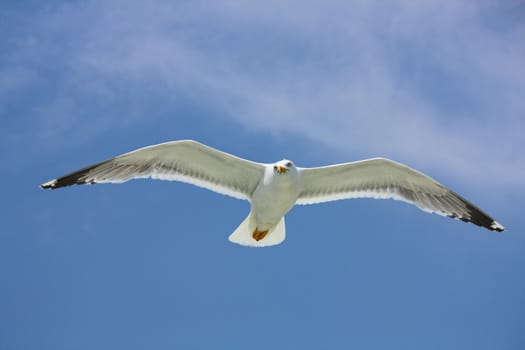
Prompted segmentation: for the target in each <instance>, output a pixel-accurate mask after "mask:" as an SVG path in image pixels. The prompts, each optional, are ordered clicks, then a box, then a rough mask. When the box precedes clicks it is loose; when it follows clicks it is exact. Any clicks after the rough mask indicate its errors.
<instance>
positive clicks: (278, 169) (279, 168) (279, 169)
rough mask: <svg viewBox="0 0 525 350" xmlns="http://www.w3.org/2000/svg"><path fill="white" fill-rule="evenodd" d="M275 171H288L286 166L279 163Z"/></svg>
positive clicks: (281, 172)
mask: <svg viewBox="0 0 525 350" xmlns="http://www.w3.org/2000/svg"><path fill="white" fill-rule="evenodd" d="M277 171H278V172H279V174H283V173H285V172H287V171H288V168H285V167H283V166H281V165H278V166H277Z"/></svg>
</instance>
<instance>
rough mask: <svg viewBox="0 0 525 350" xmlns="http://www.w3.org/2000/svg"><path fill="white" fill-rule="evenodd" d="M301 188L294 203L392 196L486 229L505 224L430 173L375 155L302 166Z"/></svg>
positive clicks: (499, 228)
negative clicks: (358, 159) (326, 164)
mask: <svg viewBox="0 0 525 350" xmlns="http://www.w3.org/2000/svg"><path fill="white" fill-rule="evenodd" d="M300 171H301V174H302V190H301V192H300V194H299V199H298V200H297V204H313V203H321V202H328V201H334V200H338V199H349V198H392V199H398V200H402V201H405V202H408V203H411V204H414V205H416V206H417V207H418V208H420V209H422V210H424V211H427V212H433V213H437V214H440V215H446V216H450V217H452V218H455V219H460V220H463V221H467V222H472V223H473V224H476V225H478V226H482V227H485V228H488V229H489V230H495V231H503V230H504V227H503V226H502V225H500V224H499V223H498V222H497V221H495V220H494V219H493V218H491V217H490V216H488V215H487V214H485V213H484V212H483V211H481V209H479V208H477V207H476V206H474V205H473V204H472V203H470V202H469V201H467V200H466V199H464V198H463V197H461V196H460V195H458V194H456V193H454V192H452V191H451V190H449V189H447V188H446V187H445V186H443V185H441V184H440V183H438V182H437V181H435V180H434V179H432V178H430V177H429V176H427V175H425V174H423V173H420V172H419V171H417V170H414V169H412V168H409V167H408V166H406V165H403V164H400V163H397V162H394V161H391V160H388V159H384V158H374V159H367V160H363V161H358V162H352V163H345V164H338V165H332V166H326V167H319V168H301V169H300Z"/></svg>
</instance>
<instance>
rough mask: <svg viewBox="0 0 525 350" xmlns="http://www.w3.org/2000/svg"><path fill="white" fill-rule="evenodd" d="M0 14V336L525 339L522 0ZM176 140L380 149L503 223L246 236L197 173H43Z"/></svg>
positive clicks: (178, 343)
mask: <svg viewBox="0 0 525 350" xmlns="http://www.w3.org/2000/svg"><path fill="white" fill-rule="evenodd" d="M0 9H1V11H0V32H1V33H3V34H2V35H1V36H0V116H1V118H2V128H1V130H0V136H1V137H0V145H1V147H0V157H1V159H2V162H1V164H0V167H1V170H2V173H3V181H4V187H3V189H2V197H3V201H2V203H1V204H0V205H1V211H2V220H1V221H0V281H1V288H0V310H1V311H0V349H54V350H57V349H95V348H96V349H114V348H126V349H150V348H156V349H173V348H185V349H207V348H229V349H245V348H251V349H267V348H270V347H273V348H289V349H310V348H311V349H317V348H321V347H322V348H326V347H330V348H336V349H337V348H344V349H347V348H351V347H355V348H360V349H383V348H390V349H401V348H402V349H421V348H425V349H444V348H446V349H469V348H472V349H473V348H476V349H496V348H497V349H522V348H524V346H525V326H524V325H525V277H524V276H525V254H524V252H525V238H524V235H523V234H524V233H525V232H524V231H525V230H524V227H525V219H524V218H523V213H522V211H523V209H522V208H523V206H524V205H525V196H524V194H525V190H524V189H525V186H524V185H525V157H524V155H523V150H524V149H525V138H524V137H523V134H524V132H525V118H524V113H525V99H524V98H523V91H525V63H524V62H525V45H523V44H521V43H523V42H525V40H524V39H525V20H524V19H525V5H523V2H520V1H510V0H509V1H505V2H499V1H490V0H486V1H479V2H476V3H473V2H468V1H454V2H453V1H449V2H445V3H444V2H442V1H434V0H429V1H425V2H424V3H419V2H417V3H416V2H413V1H408V0H407V1H395V2H389V3H388V4H384V3H382V4H379V2H375V3H370V2H368V1H354V2H347V1H329V2H322V3H321V2H304V1H285V2H283V1H264V2H262V1H261V2H255V1H254V2H243V1H233V0H232V1H225V0H223V1H214V2H211V3H210V2H205V1H160V0H152V1H147V2H136V3H132V2H128V1H119V0H110V1H101V0H85V1H72V2H69V1H67V2H66V1H47V2H41V1H24V2H8V1H7V2H6V1H4V2H2V5H0ZM177 139H195V140H198V141H200V142H203V143H206V144H208V145H211V146H213V147H216V148H219V149H221V150H224V151H227V152H229V153H233V154H236V155H239V156H241V157H244V158H248V159H252V160H255V161H260V162H273V161H276V160H279V159H282V158H289V159H292V160H293V161H294V162H295V163H296V164H298V165H299V166H304V167H307V166H318V165H325V164H331V163H336V162H345V161H353V160H358V159H362V158H368V157H375V156H385V157H389V158H392V159H395V160H398V161H401V162H404V163H406V164H409V165H410V166H413V167H415V168H417V169H419V170H421V171H424V172H426V173H428V174H430V175H431V176H433V177H434V178H436V179H437V180H439V181H440V182H442V183H444V184H446V185H447V186H449V187H451V188H452V189H453V190H455V191H456V192H458V193H460V194H462V195H463V196H465V197H466V198H468V199H469V200H471V201H472V202H473V203H475V204H476V205H478V206H479V207H481V208H482V209H483V210H485V211H487V212H488V213H489V214H491V215H492V216H494V217H495V218H496V219H497V220H498V221H500V222H501V223H502V224H503V225H505V226H506V227H507V231H506V232H505V233H504V234H496V233H494V232H489V231H487V230H484V229H481V228H478V227H476V226H474V225H467V224H464V223H462V222H457V221H454V220H450V219H447V218H442V217H439V216H436V215H428V214H426V213H424V212H422V211H419V210H418V209H416V208H414V207H412V206H409V205H407V204H404V203H400V202H395V201H379V200H375V201H374V200H353V201H339V202H333V203H327V204H323V205H315V206H304V207H296V208H294V209H293V210H292V211H291V212H290V213H289V214H288V215H287V240H286V241H285V242H284V244H282V245H280V246H277V247H274V248H267V249H249V248H245V247H240V246H236V245H233V244H231V243H229V242H228V241H227V236H228V235H229V234H230V233H231V232H232V231H233V230H234V229H235V228H236V227H237V225H238V224H239V223H240V222H241V220H242V219H243V218H244V217H245V216H246V214H247V212H248V210H249V205H248V203H247V202H243V201H238V200H235V199H232V198H229V197H224V196H220V195H217V194H215V193H212V192H209V191H206V190H202V189H199V188H195V187H192V186H189V185H185V184H179V183H169V182H163V181H133V182H129V183H126V184H123V185H118V186H117V185H97V186H85V187H81V186H79V187H75V188H67V189H63V190H57V191H43V190H40V189H39V188H38V185H39V184H40V183H42V182H45V181H47V180H50V179H52V178H54V177H56V176H59V175H63V174H65V173H67V172H70V171H72V170H76V169H78V168H80V167H83V166H86V165H89V164H92V163H95V162H98V161H100V160H103V159H107V158H110V157H113V156H116V155H118V154H121V153H124V152H127V151H130V150H132V149H135V148H138V147H142V146H146V145H150V144H154V143H158V142H163V141H169V140H177Z"/></svg>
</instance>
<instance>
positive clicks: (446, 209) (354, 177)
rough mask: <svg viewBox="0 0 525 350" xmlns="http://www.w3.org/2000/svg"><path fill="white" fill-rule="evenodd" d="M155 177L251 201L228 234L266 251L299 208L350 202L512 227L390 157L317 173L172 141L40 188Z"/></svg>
mask: <svg viewBox="0 0 525 350" xmlns="http://www.w3.org/2000/svg"><path fill="white" fill-rule="evenodd" d="M141 178H151V179H160V180H172V181H181V182H186V183H190V184H193V185H196V186H199V187H204V188H207V189H209V190H212V191H215V192H218V193H221V194H225V195H229V196H232V197H235V198H239V199H244V200H247V201H249V202H250V204H251V210H250V213H249V214H248V216H247V217H246V219H244V221H243V222H242V223H241V224H240V225H239V226H238V227H237V229H236V230H235V231H234V232H233V233H232V234H231V235H230V236H229V240H230V241H231V242H234V243H238V244H241V245H245V246H252V247H264V246H272V245H276V244H279V243H281V242H282V241H284V239H285V232H286V231H285V224H284V215H285V214H286V213H288V211H290V209H292V207H293V206H294V205H296V204H315V203H322V202H329V201H335V200H340V199H350V198H382V199H387V198H390V199H396V200H401V201H404V202H408V203H411V204H414V205H415V206H417V207H418V208H420V209H422V210H424V211H426V212H429V213H437V214H440V215H444V216H449V217H451V218H454V219H459V220H462V221H465V222H471V223H473V224H475V225H478V226H481V227H485V228H487V229H489V230H491V231H498V232H502V231H504V230H505V228H504V227H503V226H502V225H501V224H499V223H498V222H497V221H495V220H494V219H493V218H491V217H490V216H489V215H487V214H485V213H484V212H483V211H482V210H481V209H479V208H477V207H476V206H474V205H473V204H472V203H470V202H469V201H467V200H466V199H464V198H463V197H461V196H460V195H458V194H456V193H454V192H452V191H451V190H449V189H448V188H446V187H445V186H443V185H441V184H440V183H438V182H437V181H435V180H434V179H432V178H430V177H429V176H427V175H425V174H423V173H421V172H419V171H417V170H414V169H412V168H410V167H408V166H406V165H403V164H401V163H398V162H394V161H392V160H389V159H385V158H372V159H366V160H361V161H356V162H351V163H343V164H336V165H329V166H324V167H317V168H301V167H298V166H296V165H295V164H294V163H293V162H292V161H290V160H286V159H285V160H281V161H278V162H276V163H273V164H263V163H257V162H252V161H249V160H246V159H242V158H239V157H236V156H234V155H231V154H228V153H225V152H222V151H219V150H217V149H214V148H211V147H209V146H206V145H203V144H201V143H199V142H196V141H192V140H183V141H172V142H166V143H161V144H157V145H152V146H148V147H144V148H140V149H137V150H135V151H132V152H129V153H125V154H123V155H120V156H118V157H115V158H113V159H109V160H106V161H103V162H100V163H97V164H94V165H91V166H88V167H85V168H83V169H80V170H77V171H75V172H72V173H70V174H68V175H64V176H62V177H59V178H57V179H54V180H51V181H49V182H46V183H44V184H42V185H40V186H41V187H42V188H46V189H47V188H49V189H56V188H60V187H65V186H71V185H81V184H97V183H122V182H125V181H128V180H131V179H141Z"/></svg>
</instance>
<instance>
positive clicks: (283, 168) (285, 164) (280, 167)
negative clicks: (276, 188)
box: [273, 159, 295, 174]
mask: <svg viewBox="0 0 525 350" xmlns="http://www.w3.org/2000/svg"><path fill="white" fill-rule="evenodd" d="M293 168H295V165H294V164H293V162H292V161H290V160H288V159H283V160H281V161H279V162H277V163H275V164H274V165H273V170H274V171H275V172H276V173H279V174H284V173H286V172H287V171H288V170H290V169H293Z"/></svg>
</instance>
